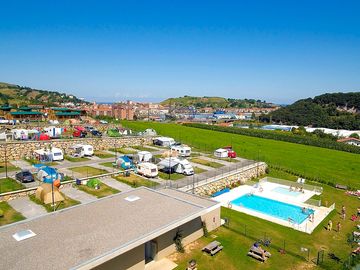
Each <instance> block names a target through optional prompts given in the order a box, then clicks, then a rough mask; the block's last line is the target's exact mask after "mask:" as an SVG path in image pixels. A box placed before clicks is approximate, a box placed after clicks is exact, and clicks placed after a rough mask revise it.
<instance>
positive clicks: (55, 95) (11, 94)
mask: <svg viewBox="0 0 360 270" xmlns="http://www.w3.org/2000/svg"><path fill="white" fill-rule="evenodd" d="M7 103H8V104H10V105H29V104H42V105H49V106H53V105H57V104H66V103H73V104H83V103H87V102H86V101H84V100H83V99H80V98H77V97H76V96H74V95H71V94H66V93H59V92H56V91H48V90H39V89H34V88H30V87H26V86H19V85H15V84H9V83H3V82H0V104H7Z"/></svg>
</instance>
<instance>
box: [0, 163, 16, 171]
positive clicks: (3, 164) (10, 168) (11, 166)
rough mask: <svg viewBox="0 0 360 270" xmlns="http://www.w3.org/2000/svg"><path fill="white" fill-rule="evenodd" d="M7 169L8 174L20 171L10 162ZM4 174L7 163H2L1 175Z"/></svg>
mask: <svg viewBox="0 0 360 270" xmlns="http://www.w3.org/2000/svg"><path fill="white" fill-rule="evenodd" d="M6 167H7V171H8V172H11V171H16V170H18V169H19V168H18V167H16V166H14V165H12V164H11V163H10V162H7V164H6ZM3 172H5V162H0V173H3Z"/></svg>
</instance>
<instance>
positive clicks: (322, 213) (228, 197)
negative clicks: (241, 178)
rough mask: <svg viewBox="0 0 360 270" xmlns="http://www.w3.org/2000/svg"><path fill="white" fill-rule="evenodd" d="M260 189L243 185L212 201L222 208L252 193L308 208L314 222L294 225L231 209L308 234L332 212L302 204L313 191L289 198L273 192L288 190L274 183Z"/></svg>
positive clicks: (263, 185) (325, 208)
mask: <svg viewBox="0 0 360 270" xmlns="http://www.w3.org/2000/svg"><path fill="white" fill-rule="evenodd" d="M261 187H262V191H261V190H260V188H259V187H258V188H254V187H253V186H248V185H243V186H240V187H237V188H234V189H232V190H231V191H230V192H227V193H224V194H222V195H220V196H217V197H214V198H213V200H215V201H218V202H221V204H222V206H224V207H229V202H231V201H233V200H235V199H237V198H239V197H241V196H243V195H245V194H249V193H252V194H254V195H257V196H261V197H265V198H268V199H271V200H277V201H280V202H283V203H288V204H293V205H296V206H299V207H305V208H310V209H313V210H314V211H315V212H314V221H313V222H310V221H309V220H308V219H306V220H305V221H303V222H302V223H301V224H296V223H293V222H289V221H286V220H283V219H280V218H276V217H273V216H270V215H267V214H265V213H260V212H258V211H254V210H251V209H248V208H245V207H241V206H236V205H232V206H231V207H232V209H234V210H236V211H239V212H242V213H245V214H248V215H252V216H256V217H258V218H262V219H265V220H268V221H271V222H274V223H277V224H280V225H283V226H286V227H290V228H293V229H295V230H298V231H301V232H305V233H308V234H311V233H312V232H313V230H314V229H315V228H316V227H317V226H318V225H319V224H320V223H321V222H322V221H323V220H324V218H325V217H326V216H327V215H328V214H329V213H330V212H331V211H332V209H331V208H327V207H323V206H320V207H317V206H313V205H309V204H306V203H304V202H306V201H307V200H308V199H310V198H311V197H312V196H313V195H314V194H315V192H313V191H309V190H304V193H300V194H299V195H298V196H291V195H286V194H283V193H279V192H276V191H273V189H274V188H276V187H284V188H287V189H289V187H288V186H284V185H280V184H276V183H271V182H266V183H262V184H261Z"/></svg>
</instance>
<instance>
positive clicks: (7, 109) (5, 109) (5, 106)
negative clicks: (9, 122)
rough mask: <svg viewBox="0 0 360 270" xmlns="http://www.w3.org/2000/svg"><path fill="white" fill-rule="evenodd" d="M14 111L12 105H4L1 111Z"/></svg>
mask: <svg viewBox="0 0 360 270" xmlns="http://www.w3.org/2000/svg"><path fill="white" fill-rule="evenodd" d="M11 109H12V106H10V105H2V106H1V107H0V110H3V111H10V110H11Z"/></svg>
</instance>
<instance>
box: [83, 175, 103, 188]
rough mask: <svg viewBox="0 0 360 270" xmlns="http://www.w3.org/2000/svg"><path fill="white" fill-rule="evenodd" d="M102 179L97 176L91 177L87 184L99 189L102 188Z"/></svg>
mask: <svg viewBox="0 0 360 270" xmlns="http://www.w3.org/2000/svg"><path fill="white" fill-rule="evenodd" d="M100 184H101V181H100V180H99V179H97V178H93V179H90V180H89V181H88V182H87V183H86V185H87V186H88V187H90V188H93V189H99V188H100Z"/></svg>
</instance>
